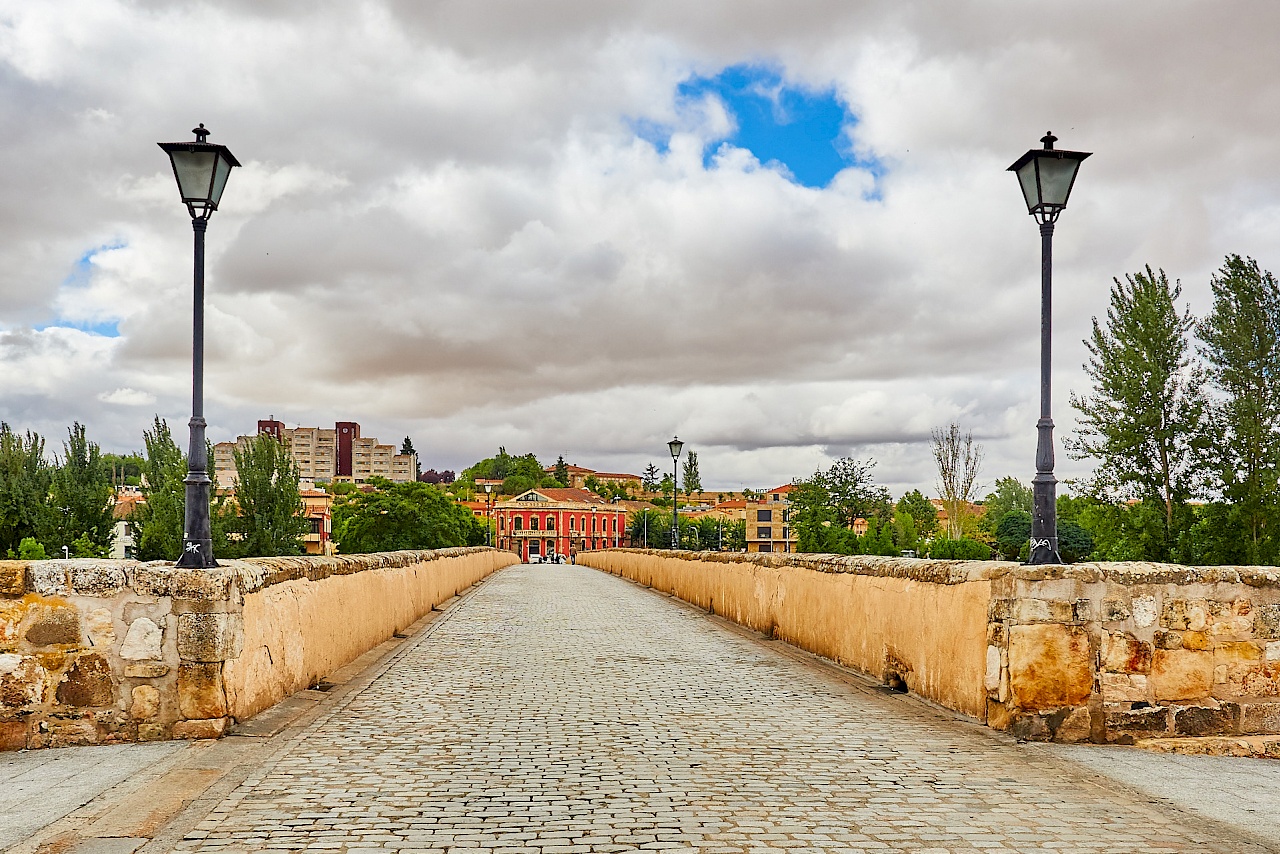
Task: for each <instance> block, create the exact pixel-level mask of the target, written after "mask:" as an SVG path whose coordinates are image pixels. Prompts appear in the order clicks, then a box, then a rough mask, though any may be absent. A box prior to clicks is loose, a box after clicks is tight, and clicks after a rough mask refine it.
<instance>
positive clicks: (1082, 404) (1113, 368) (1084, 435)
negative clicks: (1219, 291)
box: [1066, 266, 1206, 560]
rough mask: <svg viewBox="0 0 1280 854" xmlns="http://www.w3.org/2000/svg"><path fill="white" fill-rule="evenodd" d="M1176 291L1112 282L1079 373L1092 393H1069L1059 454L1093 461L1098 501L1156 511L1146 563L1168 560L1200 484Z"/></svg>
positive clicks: (1194, 376)
mask: <svg viewBox="0 0 1280 854" xmlns="http://www.w3.org/2000/svg"><path fill="white" fill-rule="evenodd" d="M1181 294H1182V288H1181V285H1180V284H1179V283H1177V282H1174V283H1173V284H1172V285H1171V284H1170V283H1169V279H1168V278H1167V277H1166V276H1165V273H1164V271H1163V270H1161V271H1159V272H1158V273H1156V272H1153V271H1152V270H1151V267H1150V266H1148V267H1146V269H1145V272H1142V273H1136V274H1132V275H1128V276H1126V277H1125V281H1123V282H1121V281H1120V280H1119V279H1115V280H1114V285H1113V287H1112V289H1111V305H1110V307H1109V308H1108V309H1107V320H1106V325H1105V327H1104V326H1103V325H1102V324H1100V323H1099V322H1098V319H1097V318H1096V317H1095V318H1094V320H1093V332H1092V334H1091V335H1090V337H1089V338H1088V339H1086V340H1085V345H1086V346H1087V347H1088V349H1089V354H1090V358H1089V361H1088V362H1087V363H1086V364H1085V366H1084V368H1085V372H1086V373H1087V374H1088V375H1089V377H1090V378H1091V379H1092V380H1093V381H1094V390H1093V394H1091V395H1088V396H1081V395H1076V394H1074V393H1073V394H1072V395H1071V404H1072V406H1074V407H1075V408H1076V410H1077V411H1078V412H1079V414H1080V417H1079V427H1078V428H1077V430H1076V435H1075V437H1074V438H1073V439H1071V440H1069V441H1068V442H1067V443H1066V444H1067V448H1068V450H1069V451H1070V452H1071V453H1072V455H1073V456H1074V457H1075V458H1076V459H1085V458H1092V459H1095V460H1097V461H1098V465H1097V468H1096V469H1095V472H1094V476H1093V479H1092V483H1091V489H1092V491H1093V492H1094V493H1095V494H1097V495H1099V496H1100V497H1106V498H1110V499H1112V500H1120V499H1124V498H1130V497H1136V498H1140V499H1142V501H1143V503H1144V505H1146V504H1149V505H1154V506H1158V507H1161V508H1162V509H1163V513H1162V522H1161V530H1160V531H1159V536H1158V537H1157V538H1155V539H1154V540H1148V541H1147V545H1148V547H1149V548H1150V551H1149V552H1148V553H1146V554H1143V555H1140V556H1139V557H1141V558H1146V559H1149V560H1171V559H1174V555H1175V551H1176V543H1177V540H1178V537H1179V534H1180V533H1181V532H1180V529H1179V524H1180V522H1181V521H1183V520H1184V518H1185V517H1186V515H1187V514H1185V513H1182V512H1180V511H1181V510H1182V509H1183V508H1185V506H1186V502H1187V500H1188V499H1189V498H1192V497H1194V496H1195V495H1196V494H1197V492H1198V491H1199V486H1200V484H1201V479H1202V472H1201V469H1202V468H1203V465H1204V463H1203V460H1204V457H1205V450H1206V437H1205V433H1204V429H1203V427H1204V419H1205V408H1206V399H1205V394H1204V390H1203V386H1204V376H1203V371H1202V369H1200V368H1199V367H1197V366H1196V365H1194V364H1193V363H1192V360H1191V358H1190V342H1189V332H1190V331H1191V329H1192V327H1193V325H1194V320H1193V319H1192V317H1191V313H1190V310H1189V309H1188V310H1187V311H1185V312H1183V313H1181V314H1179V312H1178V309H1177V307H1176V302H1177V300H1178V299H1179V297H1180V296H1181Z"/></svg>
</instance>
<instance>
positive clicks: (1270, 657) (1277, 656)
mask: <svg viewBox="0 0 1280 854" xmlns="http://www.w3.org/2000/svg"><path fill="white" fill-rule="evenodd" d="M1266 658H1267V661H1280V641H1271V642H1270V643H1268V644H1267V652H1266Z"/></svg>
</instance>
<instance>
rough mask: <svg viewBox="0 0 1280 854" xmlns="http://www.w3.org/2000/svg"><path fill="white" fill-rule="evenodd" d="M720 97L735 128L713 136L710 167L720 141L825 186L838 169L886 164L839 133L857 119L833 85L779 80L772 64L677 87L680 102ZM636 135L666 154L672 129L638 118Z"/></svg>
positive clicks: (737, 68) (877, 169)
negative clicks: (861, 155)
mask: <svg viewBox="0 0 1280 854" xmlns="http://www.w3.org/2000/svg"><path fill="white" fill-rule="evenodd" d="M707 95H713V96H715V97H716V98H718V99H719V100H720V101H721V102H722V103H723V104H724V105H725V107H726V109H727V110H728V111H729V113H730V114H731V115H732V116H733V121H734V125H735V128H734V130H733V131H732V133H731V134H730V135H729V136H728V137H726V138H724V139H717V140H711V141H710V142H709V143H708V145H707V147H706V150H705V151H704V152H703V162H704V163H705V164H706V165H708V166H710V165H711V162H712V160H713V159H714V157H715V155H716V151H717V150H718V149H719V148H720V145H721V144H722V143H726V142H727V143H729V144H730V145H734V146H737V147H738V148H744V149H746V150H748V151H750V152H751V153H752V154H753V155H755V157H756V159H757V160H759V161H760V162H761V163H763V164H770V163H776V164H778V165H781V166H783V167H785V168H786V170H787V171H788V172H790V174H791V176H792V177H793V179H794V180H795V181H796V183H798V184H802V185H803V186H806V187H817V188H821V187H825V186H827V185H828V184H830V183H831V179H832V178H834V177H835V176H836V173H838V172H839V171H840V170H842V169H845V168H848V167H850V166H858V167H860V168H864V169H867V170H869V171H870V172H871V173H872V174H873V175H875V176H876V177H879V176H880V175H881V174H883V172H884V169H883V167H882V166H881V164H880V163H878V162H877V161H874V160H873V161H860V160H858V159H857V158H856V157H855V156H854V154H853V151H852V150H851V149H850V146H849V140H848V138H847V136H846V135H845V134H844V133H843V129H844V128H845V127H846V126H852V125H854V124H856V123H857V118H856V117H855V116H854V115H853V114H852V113H850V112H849V110H848V108H847V107H846V106H845V104H844V103H843V102H841V101H840V100H839V98H837V97H836V92H835V89H834V87H832V88H827V89H822V90H812V89H805V88H802V87H799V86H796V85H793V84H789V83H787V82H786V81H784V80H783V78H782V75H781V74H780V73H779V71H778V70H777V69H775V68H770V67H768V66H762V65H751V64H743V65H732V66H729V67H728V68H725V69H724V70H722V71H721V72H720V73H718V74H716V75H715V76H713V77H700V76H695V77H690V78H689V79H688V80H685V81H684V82H682V83H681V84H680V85H679V86H678V87H677V89H676V97H677V99H678V101H684V102H690V101H700V100H702V99H703V98H705V97H706V96H707ZM633 127H634V129H635V132H636V135H637V136H639V137H640V138H641V139H645V140H648V141H649V142H650V143H652V144H653V145H654V147H655V148H657V150H658V151H659V152H660V153H664V154H665V153H666V150H667V146H668V144H669V141H670V138H671V129H670V128H666V127H663V126H660V125H657V124H655V123H652V122H644V121H640V122H636V123H634V125H633Z"/></svg>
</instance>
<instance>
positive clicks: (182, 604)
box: [0, 548, 516, 750]
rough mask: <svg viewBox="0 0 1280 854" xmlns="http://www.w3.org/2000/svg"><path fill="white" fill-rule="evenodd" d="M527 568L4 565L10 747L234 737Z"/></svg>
mask: <svg viewBox="0 0 1280 854" xmlns="http://www.w3.org/2000/svg"><path fill="white" fill-rule="evenodd" d="M515 562H516V558H515V556H514V555H512V554H510V553H508V552H502V551H497V550H495V549H487V548H458V549H441V550H437V551H402V552H390V553H385V554H372V555H351V556H343V557H296V558H255V559H250V560H242V561H223V562H222V565H221V566H219V567H216V568H213V569H203V570H185V569H177V568H175V567H174V566H173V565H171V564H167V563H161V562H153V563H138V562H137V561H123V560H46V561H0V750H21V749H24V748H38V747H60V746H64V745H75V744H108V743H113V742H125V741H150V740H156V739H168V738H209V737H216V736H219V735H222V734H223V733H224V732H225V731H226V728H227V726H228V725H229V724H230V723H231V722H232V721H233V720H235V719H244V718H247V717H249V716H251V715H253V714H254V713H256V712H258V711H261V710H262V709H264V708H267V707H268V706H270V705H272V704H274V703H276V702H279V701H280V700H281V699H283V698H284V697H286V696H288V695H289V694H291V693H293V692H294V691H298V690H301V689H304V688H307V687H309V686H310V685H312V684H314V683H315V682H316V681H317V680H318V679H320V678H321V677H323V676H325V675H327V674H329V673H332V672H333V671H334V670H336V669H338V668H339V667H341V666H343V665H344V664H346V663H348V662H350V661H352V660H353V659H355V658H357V657H358V656H360V655H361V654H362V653H364V652H365V651H367V650H369V649H372V648H373V647H375V646H377V645H378V644H379V643H381V642H383V641H385V640H387V639H388V638H389V637H391V636H392V635H393V634H394V633H395V632H396V631H398V630H399V629H403V628H405V627H406V626H409V625H410V624H412V623H413V622H414V621H416V620H417V619H418V618H420V617H421V616H423V615H424V614H426V613H427V612H428V611H430V610H431V608H432V606H434V605H437V604H439V603H441V602H443V601H444V600H446V599H448V598H449V597H451V596H453V595H454V594H455V593H456V592H457V591H459V590H461V589H463V588H466V587H469V586H470V585H472V584H474V583H475V582H477V581H479V580H481V579H482V578H484V577H485V576H487V575H488V574H489V573H491V572H493V571H494V570H496V569H500V568H501V567H504V566H508V565H510V564H512V563H515Z"/></svg>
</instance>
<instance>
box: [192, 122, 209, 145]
mask: <svg viewBox="0 0 1280 854" xmlns="http://www.w3.org/2000/svg"><path fill="white" fill-rule="evenodd" d="M191 132H192V133H194V134H195V135H196V142H204V141H205V140H206V139H207V138H208V136H209V132H208V131H207V130H205V129H204V122H201V123H200V127H198V128H192V129H191Z"/></svg>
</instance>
